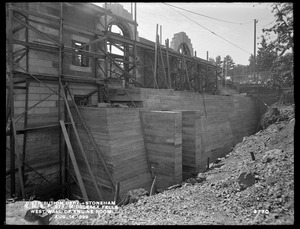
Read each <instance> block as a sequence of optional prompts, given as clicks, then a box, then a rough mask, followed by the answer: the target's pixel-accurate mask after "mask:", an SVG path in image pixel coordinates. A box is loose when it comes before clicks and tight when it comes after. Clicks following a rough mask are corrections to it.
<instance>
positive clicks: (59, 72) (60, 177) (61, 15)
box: [57, 3, 64, 184]
mask: <svg viewBox="0 0 300 229" xmlns="http://www.w3.org/2000/svg"><path fill="white" fill-rule="evenodd" d="M62 4H63V3H60V18H59V44H60V45H59V53H58V55H59V57H58V74H59V77H58V101H57V105H58V122H59V121H60V120H61V98H60V97H61V96H60V95H61V90H63V88H61V85H62V84H61V77H62V68H63V66H62V61H63V60H62V41H63V39H62V28H63V25H62V20H63V18H62V17H63V12H62V10H63V5H62ZM58 144H59V181H60V184H64V174H63V163H64V162H63V159H64V157H63V153H62V151H63V149H62V144H63V142H62V134H61V129H58Z"/></svg>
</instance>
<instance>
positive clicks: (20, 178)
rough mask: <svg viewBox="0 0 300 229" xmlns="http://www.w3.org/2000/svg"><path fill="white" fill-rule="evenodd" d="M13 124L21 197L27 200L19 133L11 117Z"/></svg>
mask: <svg viewBox="0 0 300 229" xmlns="http://www.w3.org/2000/svg"><path fill="white" fill-rule="evenodd" d="M11 124H12V131H13V137H14V142H15V144H14V153H15V154H16V159H17V165H18V170H19V182H20V188H21V195H22V199H25V190H24V181H23V174H22V162H21V156H20V153H19V149H18V148H19V145H18V139H17V131H16V125H15V120H14V118H13V117H11Z"/></svg>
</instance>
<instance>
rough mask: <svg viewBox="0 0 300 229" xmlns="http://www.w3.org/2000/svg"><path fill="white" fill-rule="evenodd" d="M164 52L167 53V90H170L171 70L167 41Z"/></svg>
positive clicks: (167, 41)
mask: <svg viewBox="0 0 300 229" xmlns="http://www.w3.org/2000/svg"><path fill="white" fill-rule="evenodd" d="M166 52H167V67H168V81H169V89H171V88H172V81H171V72H170V71H171V69H170V59H169V39H167V40H166Z"/></svg>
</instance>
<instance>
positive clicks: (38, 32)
mask: <svg viewBox="0 0 300 229" xmlns="http://www.w3.org/2000/svg"><path fill="white" fill-rule="evenodd" d="M13 19H14V20H15V21H17V22H19V23H21V24H22V25H24V26H26V27H27V28H28V29H31V30H32V31H34V32H36V33H37V34H39V35H40V36H42V37H44V38H46V39H47V40H50V41H52V42H54V43H55V44H56V45H58V46H60V43H59V42H58V41H57V40H55V39H54V38H52V37H50V36H49V35H47V34H46V33H43V32H41V31H40V30H38V29H36V28H34V27H33V26H31V25H28V24H26V22H23V21H22V20H20V19H18V18H16V17H14V16H13Z"/></svg>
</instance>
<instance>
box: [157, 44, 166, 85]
mask: <svg viewBox="0 0 300 229" xmlns="http://www.w3.org/2000/svg"><path fill="white" fill-rule="evenodd" d="M158 48H159V52H160V58H161V63H162V67H163V72H164V77H165V81H166V85H167V88H168V79H167V73H166V69H165V63H164V59H163V55H162V50H161V47H160V45H158ZM162 86H163V85H162Z"/></svg>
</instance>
